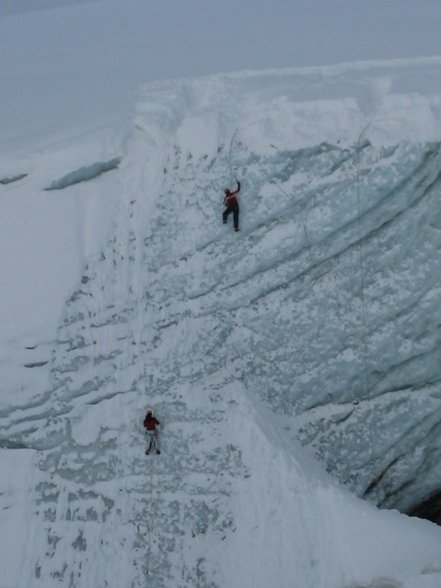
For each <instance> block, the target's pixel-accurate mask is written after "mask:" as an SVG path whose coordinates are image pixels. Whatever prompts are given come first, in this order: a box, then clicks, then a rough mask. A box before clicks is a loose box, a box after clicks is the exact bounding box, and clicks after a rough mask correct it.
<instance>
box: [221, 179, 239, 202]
mask: <svg viewBox="0 0 441 588" xmlns="http://www.w3.org/2000/svg"><path fill="white" fill-rule="evenodd" d="M239 192H240V182H237V189H236V190H235V191H234V192H230V190H228V189H227V190H225V196H224V204H225V206H235V205H236V204H237V198H236V194H238V193H239Z"/></svg>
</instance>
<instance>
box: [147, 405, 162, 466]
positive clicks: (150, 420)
mask: <svg viewBox="0 0 441 588" xmlns="http://www.w3.org/2000/svg"><path fill="white" fill-rule="evenodd" d="M157 425H159V421H158V419H157V418H156V417H155V415H154V413H153V410H151V409H149V410H148V411H147V414H146V415H145V418H144V427H145V432H146V433H147V436H148V437H149V439H150V443H149V446H148V448H147V449H146V450H145V454H146V455H149V453H150V451H151V450H152V449H155V451H156V453H157V454H158V455H159V454H160V453H161V451H160V449H159V438H158V429H157V428H156V427H157Z"/></svg>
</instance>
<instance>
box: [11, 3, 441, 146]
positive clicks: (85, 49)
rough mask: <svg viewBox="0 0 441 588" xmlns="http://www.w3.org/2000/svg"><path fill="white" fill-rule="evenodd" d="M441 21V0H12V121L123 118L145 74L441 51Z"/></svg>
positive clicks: (14, 130) (16, 130)
mask: <svg viewBox="0 0 441 588" xmlns="http://www.w3.org/2000/svg"><path fill="white" fill-rule="evenodd" d="M54 6H57V7H58V8H56V9H55V8H54ZM440 24H441V0H272V1H270V0H1V2H0V76H1V78H0V79H1V84H0V106H1V112H0V125H2V128H3V131H4V137H6V138H8V137H10V136H11V135H14V134H15V135H20V133H21V132H24V131H25V129H27V130H29V129H30V128H31V127H35V126H36V125H37V126H38V125H42V124H44V125H48V127H51V125H56V124H58V123H57V121H59V120H60V118H65V119H68V118H69V117H70V118H71V119H72V121H74V120H76V117H78V116H79V115H81V116H80V119H81V117H83V118H84V117H86V118H87V117H89V118H100V117H104V116H112V115H115V116H117V114H118V113H120V112H121V111H122V109H124V108H126V107H127V105H128V104H130V103H132V102H133V101H134V100H135V96H136V90H137V88H138V87H139V85H140V84H141V83H142V82H144V81H151V80H157V79H164V78H176V77H193V76H198V75H205V74H211V73H217V72H225V71H235V70H242V69H263V68H278V67H292V66H305V65H323V64H331V63H340V62H344V61H355V60H371V59H384V58H397V57H398V58H408V57H418V56H429V55H439V54H441V32H440ZM37 119H38V120H37ZM20 127H23V128H20ZM48 130H49V131H50V130H51V129H50V128H48Z"/></svg>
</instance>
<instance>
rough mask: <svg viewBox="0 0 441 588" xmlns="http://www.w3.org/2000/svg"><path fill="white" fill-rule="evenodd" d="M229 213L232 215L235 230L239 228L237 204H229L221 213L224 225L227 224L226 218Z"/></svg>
mask: <svg viewBox="0 0 441 588" xmlns="http://www.w3.org/2000/svg"><path fill="white" fill-rule="evenodd" d="M230 212H232V213H233V222H234V228H235V229H236V230H237V229H238V228H239V205H238V204H237V202H236V203H234V204H229V205H228V206H227V207H226V209H225V210H224V211H223V213H222V220H223V222H224V224H225V223H226V222H227V217H228V215H229V214H230Z"/></svg>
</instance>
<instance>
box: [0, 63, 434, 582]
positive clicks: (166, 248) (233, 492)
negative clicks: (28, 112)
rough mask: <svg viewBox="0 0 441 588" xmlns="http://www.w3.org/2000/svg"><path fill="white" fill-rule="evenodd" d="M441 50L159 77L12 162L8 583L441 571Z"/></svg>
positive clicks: (1, 452)
mask: <svg viewBox="0 0 441 588" xmlns="http://www.w3.org/2000/svg"><path fill="white" fill-rule="evenodd" d="M440 67H441V59H440V58H428V59H418V60H408V61H399V60H397V61H391V62H371V63H352V64H342V65H340V66H328V67H321V68H303V69H285V70H274V71H247V72H239V73H233V74H225V75H216V76H209V77H206V78H199V79H192V80H180V81H164V82H155V83H149V84H147V85H146V86H145V87H144V88H143V89H142V92H141V93H140V96H139V99H138V102H137V104H136V108H135V112H134V113H133V116H132V120H131V123H130V124H129V125H128V127H127V128H126V129H125V130H124V131H121V130H120V128H119V127H118V130H117V131H116V130H115V129H114V128H109V129H106V128H104V129H101V130H100V131H99V132H98V131H97V132H94V133H93V134H87V133H85V134H79V135H76V136H73V137H72V136H66V137H65V139H64V140H63V141H61V142H60V139H59V138H57V141H56V142H55V143H54V145H53V147H52V148H51V147H50V146H47V147H46V148H45V149H44V150H41V151H38V152H35V153H29V154H28V155H26V156H24V155H23V154H20V156H17V157H16V159H14V157H13V156H12V155H9V157H8V159H7V166H6V169H5V170H4V173H3V172H2V174H1V175H2V177H5V178H6V177H8V178H12V177H18V176H19V175H22V174H23V177H21V178H20V179H19V180H17V181H15V182H8V183H5V184H4V185H2V186H1V187H0V190H1V193H2V196H3V200H2V211H3V212H4V215H3V219H2V221H1V223H2V231H1V234H2V237H1V238H2V246H3V249H4V250H6V249H5V248H6V247H9V249H8V250H11V246H12V247H14V245H12V244H15V247H14V249H13V252H14V254H13V256H12V260H11V259H9V260H3V261H2V263H3V266H2V274H3V275H4V276H7V277H10V278H11V281H10V284H16V290H17V291H16V292H13V293H11V294H10V295H7V294H6V295H5V296H6V298H5V300H7V301H8V305H5V304H3V305H2V309H1V310H2V321H3V324H4V329H5V330H4V335H3V338H2V342H1V360H0V370H1V375H2V381H3V383H4V385H3V389H4V394H3V395H2V397H1V401H0V448H1V449H0V467H1V471H2V472H7V475H6V476H2V479H1V481H0V521H1V528H2V532H1V534H0V537H1V539H0V542H1V553H2V556H1V564H2V576H1V578H0V587H1V588H9V587H10V586H13V587H14V588H21V587H25V586H26V587H32V588H34V587H38V586H41V587H44V588H51V587H52V586H66V587H68V586H69V587H71V586H72V587H73V586H75V587H76V588H80V587H83V586H84V587H90V586H93V585H96V586H103V587H104V586H108V587H113V586H115V587H116V586H132V587H138V586H149V587H150V586H151V587H152V588H156V587H158V588H162V587H167V588H169V587H170V588H171V587H176V588H178V587H182V588H183V587H193V586H194V587H204V588H208V587H211V588H215V587H216V588H217V587H219V588H220V587H224V586H233V587H236V586H237V587H239V586H253V587H256V588H259V587H261V586H262V587H263V586H268V585H269V584H270V585H273V586H277V587H278V588H285V587H286V588H288V587H296V588H297V587H298V588H321V587H323V588H334V587H335V588H374V587H375V588H392V587H393V588H403V587H404V588H417V587H418V588H421V587H422V588H436V587H439V585H440V583H441V560H440V556H439V553H440V541H441V530H440V528H439V527H438V526H436V525H434V524H433V523H431V522H429V521H425V520H421V519H418V518H415V517H412V518H411V517H409V516H406V514H402V513H407V514H422V515H424V516H425V517H426V518H429V519H431V520H433V521H437V522H439V493H440V491H441V478H440V474H439V471H438V468H437V465H438V455H439V452H440V449H441V446H440V436H439V430H440V427H441V422H440V420H441V389H440V370H441V367H440V362H439V346H440V327H439V321H438V318H437V316H438V312H439V298H440V296H439V294H440V279H439V276H440V275H441V273H440V269H441V268H440V263H441V262H440V256H439V251H440V248H441V208H440V205H439V197H440V192H441V181H440V167H441V166H440V163H441V142H440V136H441V132H440V131H441V116H440V115H441V88H440V87H439V84H438V85H437V83H436V81H434V80H437V79H440V78H439V73H440ZM436 76H438V77H436ZM96 162H104V163H103V164H97V163H96ZM106 162H113V163H115V165H113V164H112V165H110V166H109V165H107V164H106ZM116 162H117V164H116ZM102 166H105V171H106V173H105V174H99V175H97V174H95V173H91V170H92V171H93V172H95V171H98V170H100V171H102V170H103V169H104V168H102ZM235 177H238V178H239V179H240V180H241V183H242V192H241V194H240V207H241V219H240V224H241V231H240V232H239V233H238V234H235V233H234V232H233V230H232V225H231V221H230V224H228V225H227V226H223V225H222V224H221V212H222V205H221V204H222V193H223V189H224V188H225V187H227V186H230V187H233V186H234V178H235ZM59 178H62V179H63V178H64V179H66V178H68V179H70V180H72V178H73V179H74V180H75V181H73V182H72V181H62V182H61V184H56V182H58V181H59ZM80 180H81V181H80ZM51 185H57V186H58V188H59V189H57V190H56V191H50V192H48V191H47V190H45V188H47V186H51ZM24 207H26V210H28V211H29V209H28V207H31V212H32V214H31V215H30V216H31V218H32V222H30V221H27V222H23V221H22V219H23V217H24V216H25V213H24V212H23V208H24ZM28 214H29V212H28ZM15 218H19V219H20V223H18V222H17V221H15V222H14V219H15ZM43 235H48V238H47V240H45V239H44V238H42V236H43ZM17 243H23V245H21V246H20V247H19V246H18V245H17ZM31 252H32V255H31ZM8 264H9V265H8ZM31 264H32V268H31ZM17 268H22V269H21V272H17ZM28 268H29V273H28V272H27V271H26V270H27V269H28ZM31 270H34V271H35V270H36V271H37V272H38V273H39V276H40V280H38V279H37V277H36V278H35V279H36V282H32V279H33V277H34V274H33V273H32V271H31ZM15 273H18V274H23V275H19V276H16V275H15ZM34 283H35V284H38V288H35V287H33V284H34ZM10 289H12V288H11V287H10ZM8 296H10V298H9V297H8ZM14 304H16V305H17V306H14ZM30 307H31V308H32V312H30V310H29V308H30ZM10 308H14V309H16V308H19V310H20V312H11V311H10V310H9V309H10ZM31 314H32V316H30V315H31ZM149 406H152V407H154V408H155V411H156V413H157V416H158V418H159V419H160V421H161V424H162V427H161V445H162V449H163V454H162V455H161V456H160V457H159V458H156V457H153V456H151V457H150V458H146V456H145V455H144V448H145V439H144V436H143V431H142V419H143V416H144V413H145V411H146V409H147V408H148V407H149ZM362 499H364V500H362ZM378 507H381V508H382V510H380V509H379V508H378ZM397 511H401V513H399V512H397Z"/></svg>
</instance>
